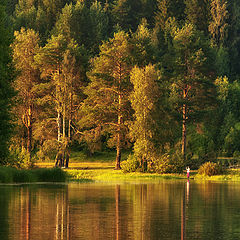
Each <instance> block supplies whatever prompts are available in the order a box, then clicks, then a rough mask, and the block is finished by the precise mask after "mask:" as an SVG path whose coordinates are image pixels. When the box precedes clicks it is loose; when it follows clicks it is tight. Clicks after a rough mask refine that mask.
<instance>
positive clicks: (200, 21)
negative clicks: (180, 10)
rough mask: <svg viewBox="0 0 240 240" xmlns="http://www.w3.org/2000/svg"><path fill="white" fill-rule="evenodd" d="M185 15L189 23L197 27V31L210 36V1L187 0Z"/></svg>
mask: <svg viewBox="0 0 240 240" xmlns="http://www.w3.org/2000/svg"><path fill="white" fill-rule="evenodd" d="M185 4H186V8H185V14H186V18H187V20H188V22H189V23H191V24H193V25H195V26H196V28H197V30H200V31H204V33H205V34H206V35H207V34H208V21H209V15H210V14H209V1H208V0H185Z"/></svg>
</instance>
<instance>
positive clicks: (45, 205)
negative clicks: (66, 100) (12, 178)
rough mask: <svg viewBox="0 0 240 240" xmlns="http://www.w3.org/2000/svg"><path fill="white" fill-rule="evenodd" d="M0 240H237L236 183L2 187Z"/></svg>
mask: <svg viewBox="0 0 240 240" xmlns="http://www.w3.org/2000/svg"><path fill="white" fill-rule="evenodd" d="M0 206H1V210H0V239H1V240H10V239H11V240H12V239H13V240H29V239H31V240H40V239H41V240H48V239H49V240H54V239H56V240H58V239H59V240H60V239H61V240H62V239H63V240H65V239H66V240H68V239H72V240H75V239H76V240H77V239H83V240H88V239H94V240H95V239H97V240H98V239H99V240H100V239H104V240H105V239H116V240H120V239H122V240H125V239H136V240H145V239H146V240H150V239H172V240H176V239H181V240H182V239H191V240H193V239H204V240H209V239H214V240H218V239H226V240H231V239H234V240H236V239H240V183H213V182H203V183H197V182H194V181H190V182H188V181H187V180H186V181H183V180H176V181H172V180H161V181H156V182H147V183H120V184H106V183H82V184H78V183H70V184H50V183H49V184H23V185H0Z"/></svg>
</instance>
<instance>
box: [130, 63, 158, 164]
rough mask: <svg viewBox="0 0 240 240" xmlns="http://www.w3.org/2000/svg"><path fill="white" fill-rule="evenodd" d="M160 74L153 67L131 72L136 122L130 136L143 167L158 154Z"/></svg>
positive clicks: (136, 68)
mask: <svg viewBox="0 0 240 240" xmlns="http://www.w3.org/2000/svg"><path fill="white" fill-rule="evenodd" d="M158 78H159V77H158V73H157V71H156V70H155V68H154V66H153V65H148V66H146V67H144V68H138V67H135V68H133V70H132V71H131V78H130V79H131V83H132V84H133V91H132V93H131V95H130V100H131V105H132V108H133V110H134V121H133V124H132V125H131V127H130V135H131V136H132V138H133V140H134V141H135V143H134V154H135V155H136V156H137V157H138V158H139V159H140V160H141V165H143V162H145V161H147V160H151V159H152V157H153V155H154V153H156V144H155V142H156V138H157V137H156V129H157V126H156V124H157V122H158V121H157V117H158V115H157V114H156V112H157V111H159V109H158V107H157V102H158V99H159V94H160V90H159V86H158V84H157V81H158Z"/></svg>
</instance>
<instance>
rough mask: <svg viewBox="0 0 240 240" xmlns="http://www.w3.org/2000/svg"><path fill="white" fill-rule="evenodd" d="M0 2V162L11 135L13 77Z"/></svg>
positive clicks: (3, 8) (8, 32)
mask: <svg viewBox="0 0 240 240" xmlns="http://www.w3.org/2000/svg"><path fill="white" fill-rule="evenodd" d="M3 2H4V1H1V3H0V164H4V163H6V157H7V154H8V143H9V142H8V141H9V138H10V135H11V130H12V125H11V114H10V112H11V98H12V97H13V89H12V88H11V81H12V78H13V75H12V70H13V69H12V67H11V57H10V56H11V54H10V47H9V46H10V40H11V36H10V31H9V28H8V25H7V16H6V13H5V5H4V3H3Z"/></svg>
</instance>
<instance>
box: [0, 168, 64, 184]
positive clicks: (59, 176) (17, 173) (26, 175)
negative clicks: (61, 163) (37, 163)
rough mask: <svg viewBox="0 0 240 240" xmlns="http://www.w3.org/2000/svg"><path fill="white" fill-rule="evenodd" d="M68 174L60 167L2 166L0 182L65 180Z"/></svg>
mask: <svg viewBox="0 0 240 240" xmlns="http://www.w3.org/2000/svg"><path fill="white" fill-rule="evenodd" d="M66 177H67V174H66V172H64V171H63V170H62V169H59V168H51V169H46V168H39V169H33V170H19V169H16V168H11V167H0V183H30V182H65V181H66Z"/></svg>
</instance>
